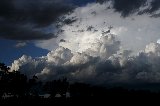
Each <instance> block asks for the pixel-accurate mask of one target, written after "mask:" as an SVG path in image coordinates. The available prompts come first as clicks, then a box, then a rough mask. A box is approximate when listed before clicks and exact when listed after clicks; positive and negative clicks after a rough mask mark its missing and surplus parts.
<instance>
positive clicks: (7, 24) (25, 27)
mask: <svg viewBox="0 0 160 106" xmlns="http://www.w3.org/2000/svg"><path fill="white" fill-rule="evenodd" d="M72 9H73V5H72V4H71V3H70V2H69V1H66V0H1V1H0V37H1V38H6V39H13V40H43V39H51V38H53V37H55V35H54V34H51V33H48V32H47V31H43V29H44V28H45V27H48V26H49V25H51V24H52V23H54V22H55V21H56V20H57V18H58V17H59V16H60V15H62V14H65V13H67V12H69V11H71V10H72Z"/></svg>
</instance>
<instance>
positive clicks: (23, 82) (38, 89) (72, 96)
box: [0, 63, 160, 104]
mask: <svg viewBox="0 0 160 106" xmlns="http://www.w3.org/2000/svg"><path fill="white" fill-rule="evenodd" d="M153 98H160V92H151V91H149V90H134V89H125V88H122V87H112V88H106V87H99V86H91V85H89V84H85V83H72V84H70V83H69V82H68V80H67V78H65V77H64V78H61V79H57V80H52V81H48V82H45V83H44V82H41V81H39V80H38V77H37V76H33V77H32V78H31V79H28V78H27V76H26V75H24V74H21V73H20V72H18V71H13V72H9V68H8V67H7V66H5V64H3V63H0V104H14V103H15V104H24V103H25V104H31V103H35V104H56V103H57V104H62V103H65V104H66V103H79V104H81V103H86V102H87V103H95V102H96V103H102V102H104V103H109V102H110V103H111V101H113V100H114V101H117V100H121V102H123V101H124V100H129V101H132V102H134V101H142V99H145V101H144V102H146V101H150V100H151V99H153ZM155 100H157V99H155ZM112 103H115V102H112Z"/></svg>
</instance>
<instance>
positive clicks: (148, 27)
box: [11, 0, 160, 84]
mask: <svg viewBox="0 0 160 106" xmlns="http://www.w3.org/2000/svg"><path fill="white" fill-rule="evenodd" d="M122 1H125V0H122ZM136 1H138V0H136ZM155 1H156V0H155ZM115 2H118V1H116V0H115ZM152 2H153V1H152ZM152 2H151V4H152ZM111 4H112V2H109V4H108V3H103V4H96V3H91V4H88V5H86V6H84V7H79V8H76V9H75V10H74V11H73V13H72V14H69V15H65V16H64V17H62V20H63V19H64V20H65V19H76V21H74V22H73V23H70V24H64V23H61V22H60V23H59V24H60V26H61V31H62V33H61V36H59V37H58V38H57V43H58V45H57V46H58V47H57V48H56V49H55V50H52V51H51V52H49V53H48V54H47V56H42V57H37V58H32V57H30V56H26V55H23V56H22V57H21V58H19V59H17V60H15V61H14V62H13V63H12V66H11V70H16V71H21V72H22V73H24V74H26V75H27V76H28V77H32V76H33V75H37V76H38V78H40V79H41V80H43V81H44V80H52V79H56V78H60V77H63V76H65V77H67V78H68V79H69V80H72V81H81V82H88V83H92V84H109V83H145V82H146V83H156V82H160V71H159V70H160V66H159V62H160V44H159V43H155V42H156V40H157V39H158V33H159V29H157V28H158V27H157V26H159V21H157V19H155V18H154V19H152V18H151V17H150V15H151V14H143V15H138V16H137V14H138V12H137V11H136V12H135V13H133V14H132V16H128V17H126V18H124V17H121V16H122V15H121V14H120V13H119V12H122V11H123V10H122V11H118V12H115V10H114V9H112V7H110V6H113V7H114V5H111ZM130 5H131V4H130ZM133 6H135V5H133ZM138 8H139V10H140V11H142V10H145V8H141V6H139V7H138ZM157 12H158V11H157ZM127 14H128V13H127ZM73 17H74V18H73ZM144 19H145V20H144ZM151 23H152V24H151ZM153 23H154V24H153ZM152 26H153V28H154V29H153V28H152ZM146 31H147V32H146ZM62 39H63V40H62ZM58 41H59V42H58ZM151 42H152V43H151ZM47 43H48V44H47ZM52 43H53V42H52V40H49V42H47V41H46V42H37V43H36V45H37V46H41V47H43V48H46V49H48V48H49V49H52V47H50V46H54V45H52ZM147 43H148V44H147ZM47 45H48V46H47ZM125 46H126V47H125ZM132 46H134V47H135V48H132ZM132 53H134V55H132ZM136 53H138V54H136Z"/></svg>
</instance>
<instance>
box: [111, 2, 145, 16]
mask: <svg viewBox="0 0 160 106" xmlns="http://www.w3.org/2000/svg"><path fill="white" fill-rule="evenodd" d="M145 1H146V0H114V5H113V7H114V8H115V10H116V11H118V12H121V13H122V16H124V17H126V16H128V15H130V14H132V13H134V12H135V11H137V10H138V9H139V8H140V7H141V6H142V5H144V3H145Z"/></svg>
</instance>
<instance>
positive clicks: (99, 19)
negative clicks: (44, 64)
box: [37, 1, 160, 54]
mask: <svg viewBox="0 0 160 106" xmlns="http://www.w3.org/2000/svg"><path fill="white" fill-rule="evenodd" d="M148 2H149V1H148ZM111 4H112V3H108V2H106V3H103V4H98V3H91V4H88V5H86V6H84V7H78V8H76V9H75V10H74V11H73V13H71V14H69V15H65V18H64V17H63V18H62V20H65V19H72V18H74V19H76V21H75V22H73V23H71V24H65V25H63V26H62V27H61V30H62V31H63V32H62V33H60V34H59V35H58V38H57V39H56V41H55V39H52V40H48V41H45V43H39V45H37V46H39V47H42V48H45V49H49V50H52V49H55V48H57V47H55V44H54V43H55V42H56V43H57V45H60V46H64V47H67V48H69V49H70V50H72V51H74V52H75V51H76V52H82V51H85V50H86V49H89V48H91V46H92V45H94V43H95V42H97V38H99V37H100V36H102V34H104V33H105V32H107V31H108V29H109V28H110V26H112V27H113V28H112V29H111V30H110V32H111V33H112V34H114V35H117V36H116V38H117V39H118V40H119V41H121V44H122V45H121V46H122V47H123V48H124V49H130V50H132V51H133V53H134V54H136V53H138V52H139V51H140V50H142V49H143V48H145V46H146V45H147V44H149V43H151V42H156V41H157V39H159V27H160V21H159V18H151V17H150V14H142V15H137V13H134V14H131V15H130V16H128V17H125V18H124V17H122V16H121V13H119V12H115V10H114V9H112V5H111ZM146 8H149V4H148V5H145V6H144V7H141V8H140V11H143V10H145V9H146ZM60 25H62V23H60ZM108 32H109V31H108ZM61 39H64V40H65V42H62V43H60V44H59V43H58V42H59V41H60V40H61Z"/></svg>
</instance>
